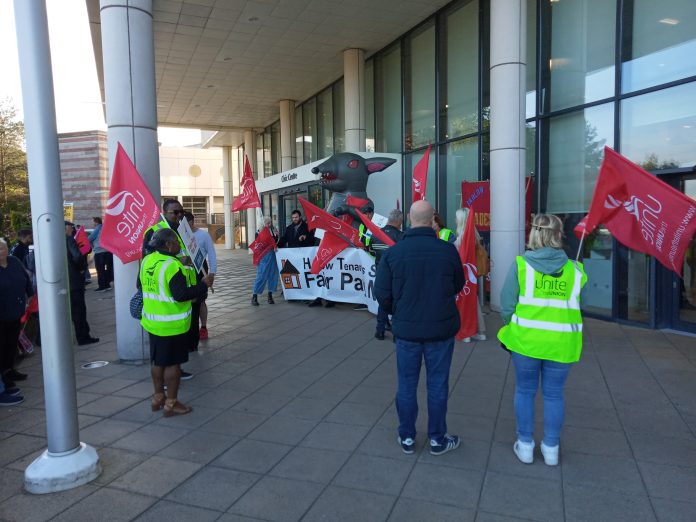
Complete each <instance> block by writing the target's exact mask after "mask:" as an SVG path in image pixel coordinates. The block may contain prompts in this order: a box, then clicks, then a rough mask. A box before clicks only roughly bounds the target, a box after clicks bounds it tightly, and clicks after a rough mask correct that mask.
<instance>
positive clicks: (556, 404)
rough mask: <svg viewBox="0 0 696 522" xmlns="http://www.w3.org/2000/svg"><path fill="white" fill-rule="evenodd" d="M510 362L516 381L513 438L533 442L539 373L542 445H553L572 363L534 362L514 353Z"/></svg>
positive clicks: (563, 411)
mask: <svg viewBox="0 0 696 522" xmlns="http://www.w3.org/2000/svg"><path fill="white" fill-rule="evenodd" d="M512 363H513V365H514V366H515V376H516V378H517V383H516V384H515V416H516V417H517V438H518V439H519V440H521V441H522V442H532V441H533V440H534V398H535V397H536V394H537V388H538V387H539V375H540V374H541V393H542V395H543V397H544V444H545V445H547V446H557V445H558V443H559V441H560V440H561V428H562V427H563V418H564V417H565V402H564V400H563V387H564V386H565V382H566V379H567V378H568V372H570V367H571V366H572V364H571V363H559V362H555V361H546V360H543V359H534V358H532V357H527V356H526V355H521V354H519V353H515V352H512Z"/></svg>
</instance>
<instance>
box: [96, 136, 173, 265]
mask: <svg viewBox="0 0 696 522" xmlns="http://www.w3.org/2000/svg"><path fill="white" fill-rule="evenodd" d="M159 220H160V209H159V205H158V204H157V202H156V201H155V198H153V197H152V194H151V193H150V190H149V189H148V188H147V185H145V182H144V181H143V178H142V177H140V174H139V173H138V171H137V169H136V168H135V165H133V162H132V161H131V160H130V158H129V157H128V154H126V151H125V150H123V147H122V146H121V144H120V143H119V144H118V150H117V151H116V160H115V161H114V170H113V174H112V176H111V188H110V189H109V200H108V201H107V202H106V210H105V215H104V223H103V224H102V231H101V236H100V237H99V242H100V244H101V246H103V247H104V248H106V249H107V250H108V251H109V252H112V253H113V254H114V255H115V256H117V257H118V258H119V259H120V260H121V262H122V263H123V264H126V263H130V262H131V261H137V260H138V259H140V258H141V257H142V248H143V235H144V234H145V231H146V230H147V229H148V228H150V227H151V226H152V225H154V224H155V223H156V222H157V221H159Z"/></svg>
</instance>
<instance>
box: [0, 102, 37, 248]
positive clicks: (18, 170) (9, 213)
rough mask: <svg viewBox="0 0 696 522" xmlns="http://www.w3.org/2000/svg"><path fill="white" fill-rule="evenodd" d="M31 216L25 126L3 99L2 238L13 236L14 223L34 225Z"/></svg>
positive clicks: (0, 142)
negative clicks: (25, 150) (31, 223)
mask: <svg viewBox="0 0 696 522" xmlns="http://www.w3.org/2000/svg"><path fill="white" fill-rule="evenodd" d="M29 213H30V207H29V178H28V176H27V155H26V153H25V152H24V124H23V123H22V122H21V121H18V120H17V111H16V110H15V108H14V107H13V106H12V104H11V103H10V102H9V100H4V101H3V100H0V235H4V236H7V237H13V236H14V233H15V232H16V230H14V229H13V228H12V224H13V223H12V221H14V222H15V224H16V223H17V222H23V223H30V222H31V218H30V217H29ZM18 216H21V218H20V217H18Z"/></svg>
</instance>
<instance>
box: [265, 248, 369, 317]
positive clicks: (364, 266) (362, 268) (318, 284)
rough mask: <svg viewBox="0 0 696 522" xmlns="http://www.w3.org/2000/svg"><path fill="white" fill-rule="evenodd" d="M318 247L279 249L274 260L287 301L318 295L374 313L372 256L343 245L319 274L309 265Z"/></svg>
mask: <svg viewBox="0 0 696 522" xmlns="http://www.w3.org/2000/svg"><path fill="white" fill-rule="evenodd" d="M316 253H317V247H306V248H279V249H278V251H277V252H276V262H277V263H278V271H279V272H280V283H281V286H282V288H283V296H284V297H285V299H286V300H288V301H290V300H293V299H302V300H313V299H316V298H317V297H322V298H324V299H328V300H329V301H336V302H339V303H356V304H365V305H367V307H368V309H369V310H370V312H372V313H373V314H377V307H378V305H377V299H376V298H375V295H374V284H375V273H376V267H375V259H374V258H373V257H372V256H371V255H370V254H368V253H367V252H365V251H364V250H360V249H357V248H346V249H345V250H344V251H343V252H341V253H340V254H338V255H337V256H336V257H334V258H333V259H332V260H331V261H329V262H328V263H327V264H326V267H324V269H323V270H322V271H321V272H319V273H318V274H312V273H311V272H310V268H311V266H312V260H313V259H314V256H315V254H316Z"/></svg>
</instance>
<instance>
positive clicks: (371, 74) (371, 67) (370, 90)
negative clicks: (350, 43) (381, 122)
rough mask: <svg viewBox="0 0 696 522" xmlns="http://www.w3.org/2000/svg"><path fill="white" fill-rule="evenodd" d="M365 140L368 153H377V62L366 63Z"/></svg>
mask: <svg viewBox="0 0 696 522" xmlns="http://www.w3.org/2000/svg"><path fill="white" fill-rule="evenodd" d="M365 139H366V147H367V148H366V149H365V150H366V151H367V152H374V151H375V61H374V60H367V61H366V62H365Z"/></svg>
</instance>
